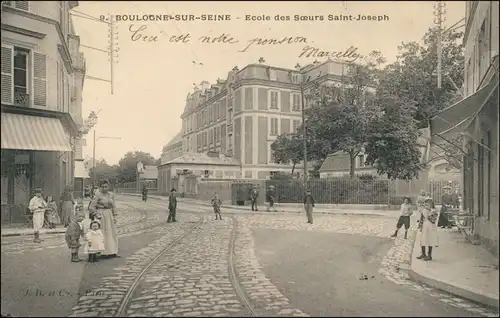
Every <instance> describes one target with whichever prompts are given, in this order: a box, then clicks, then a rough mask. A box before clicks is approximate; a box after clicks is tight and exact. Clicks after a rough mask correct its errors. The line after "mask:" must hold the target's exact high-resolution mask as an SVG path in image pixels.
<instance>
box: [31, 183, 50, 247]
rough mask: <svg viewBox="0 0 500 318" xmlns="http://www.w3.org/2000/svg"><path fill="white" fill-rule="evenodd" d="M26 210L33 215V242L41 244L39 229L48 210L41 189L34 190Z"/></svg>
mask: <svg viewBox="0 0 500 318" xmlns="http://www.w3.org/2000/svg"><path fill="white" fill-rule="evenodd" d="M28 208H29V210H30V211H31V213H32V214H33V232H34V238H33V242H35V243H41V242H43V240H41V239H40V229H41V228H42V227H43V221H44V220H45V211H46V210H47V208H48V206H47V202H45V200H44V199H43V198H42V189H41V188H36V189H35V196H34V197H33V198H31V200H30V203H29V207H28Z"/></svg>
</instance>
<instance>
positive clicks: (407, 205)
mask: <svg viewBox="0 0 500 318" xmlns="http://www.w3.org/2000/svg"><path fill="white" fill-rule="evenodd" d="M400 212H401V215H400V216H399V219H398V223H397V224H396V231H395V232H394V234H393V235H391V237H397V236H398V231H399V229H400V228H401V227H402V226H403V225H404V226H405V240H406V239H407V238H408V229H409V228H410V217H411V215H412V214H413V207H412V206H411V199H410V198H408V197H405V198H404V199H403V203H402V204H401V209H400Z"/></svg>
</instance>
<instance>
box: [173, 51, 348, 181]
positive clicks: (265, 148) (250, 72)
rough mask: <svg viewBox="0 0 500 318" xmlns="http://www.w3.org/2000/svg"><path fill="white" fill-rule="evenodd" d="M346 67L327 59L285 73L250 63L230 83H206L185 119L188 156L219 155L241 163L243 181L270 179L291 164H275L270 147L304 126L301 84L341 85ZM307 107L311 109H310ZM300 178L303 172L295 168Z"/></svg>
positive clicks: (232, 74)
mask: <svg viewBox="0 0 500 318" xmlns="http://www.w3.org/2000/svg"><path fill="white" fill-rule="evenodd" d="M344 68H345V64H344V63H342V62H336V61H332V60H327V61H325V62H323V63H319V62H315V63H314V64H310V65H308V66H306V67H300V66H299V65H297V66H296V68H295V69H285V68H279V67H274V66H269V65H266V64H265V63H264V61H263V59H261V60H260V61H259V64H250V65H247V66H246V67H244V68H243V69H242V70H239V69H238V68H237V67H235V68H233V69H232V70H231V71H230V72H229V73H228V76H227V78H226V80H221V79H219V80H217V83H215V84H213V85H210V84H209V83H208V82H203V83H202V87H199V88H198V87H196V88H195V90H194V92H193V93H191V94H188V96H187V99H186V106H185V109H184V112H183V114H182V116H181V118H182V143H183V152H184V153H186V152H187V153H192V152H194V153H206V152H211V153H212V152H216V153H217V152H218V153H220V154H224V155H225V156H226V157H232V159H234V160H237V161H239V162H240V163H241V173H240V175H241V177H242V178H245V179H266V178H268V177H269V176H270V174H273V173H277V172H280V171H288V172H291V169H292V165H289V164H276V163H275V162H273V159H272V152H271V144H272V143H273V142H274V141H275V140H276V138H277V136H279V135H281V134H286V133H290V132H293V131H295V130H296V129H297V128H298V127H299V126H300V125H301V122H302V119H301V109H302V105H301V95H300V83H301V81H303V80H304V79H307V80H304V83H305V84H304V88H305V89H307V88H308V87H310V86H312V85H314V83H315V82H316V83H319V84H330V85H331V84H335V83H336V85H338V86H340V83H341V81H342V76H343V74H344ZM306 107H307V105H306ZM296 171H298V173H299V174H300V173H301V172H302V171H301V170H300V168H296Z"/></svg>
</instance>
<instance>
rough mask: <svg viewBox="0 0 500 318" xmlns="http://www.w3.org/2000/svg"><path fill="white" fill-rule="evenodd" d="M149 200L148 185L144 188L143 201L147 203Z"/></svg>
mask: <svg viewBox="0 0 500 318" xmlns="http://www.w3.org/2000/svg"><path fill="white" fill-rule="evenodd" d="M147 200H148V189H147V188H146V185H143V186H142V201H144V202H146V201H147Z"/></svg>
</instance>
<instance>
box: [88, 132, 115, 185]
mask: <svg viewBox="0 0 500 318" xmlns="http://www.w3.org/2000/svg"><path fill="white" fill-rule="evenodd" d="M99 139H121V137H107V136H100V137H97V138H96V136H95V129H94V144H93V147H92V184H93V185H94V186H95V167H96V164H95V144H96V143H97V141H98V140H99Z"/></svg>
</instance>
